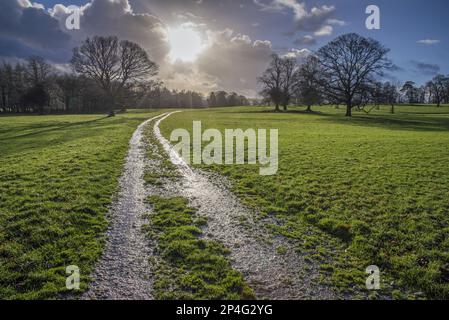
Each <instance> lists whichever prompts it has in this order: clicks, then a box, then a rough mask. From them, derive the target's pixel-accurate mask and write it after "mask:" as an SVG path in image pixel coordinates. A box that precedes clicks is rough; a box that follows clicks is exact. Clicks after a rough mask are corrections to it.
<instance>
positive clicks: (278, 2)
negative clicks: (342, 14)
mask: <svg viewBox="0 0 449 320" xmlns="http://www.w3.org/2000/svg"><path fill="white" fill-rule="evenodd" d="M254 3H255V4H256V5H258V6H259V7H260V9H261V10H263V11H269V12H284V11H285V10H291V11H292V12H293V14H294V20H295V31H310V32H317V31H319V30H321V29H323V28H324V27H326V29H325V30H327V31H329V30H330V31H331V32H332V30H333V29H330V28H332V27H331V26H330V25H329V24H333V25H341V24H342V23H343V21H341V20H337V19H330V17H331V16H332V15H333V14H334V12H335V6H327V5H322V6H319V7H312V9H310V11H307V8H306V4H305V3H299V2H298V1H297V0H271V2H269V3H266V2H263V1H262V0H254ZM323 30H324V29H323Z"/></svg>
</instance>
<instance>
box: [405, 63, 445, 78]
mask: <svg viewBox="0 0 449 320" xmlns="http://www.w3.org/2000/svg"><path fill="white" fill-rule="evenodd" d="M410 63H411V64H412V65H413V67H414V68H415V71H416V72H418V73H420V74H422V75H427V76H434V75H436V74H438V73H439V72H440V66H439V65H437V64H432V63H425V62H420V61H415V60H412V61H410Z"/></svg>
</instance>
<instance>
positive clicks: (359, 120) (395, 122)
mask: <svg viewBox="0 0 449 320" xmlns="http://www.w3.org/2000/svg"><path fill="white" fill-rule="evenodd" d="M321 115H323V116H325V120H326V121H332V122H334V123H339V124H345V125H351V126H363V127H378V128H385V129H390V130H406V131H441V132H443V131H449V118H443V117H435V116H431V115H433V114H429V113H427V114H426V117H413V116H410V115H390V116H388V115H358V114H356V115H354V116H353V117H344V116H340V115H330V114H321Z"/></svg>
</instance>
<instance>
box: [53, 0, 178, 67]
mask: <svg viewBox="0 0 449 320" xmlns="http://www.w3.org/2000/svg"><path fill="white" fill-rule="evenodd" d="M81 12H82V15H81V21H80V30H78V31H70V32H69V33H70V34H71V35H72V37H73V40H74V42H75V43H76V42H78V43H79V42H80V41H82V40H84V39H85V38H86V37H91V36H94V35H99V36H110V35H115V36H117V37H119V38H120V39H127V40H130V41H134V42H136V43H139V44H140V45H141V46H142V47H144V48H145V49H146V50H147V51H148V52H149V54H150V57H151V58H152V59H153V60H155V61H156V62H158V63H161V62H162V61H163V60H164V58H165V57H166V55H167V54H168V52H169V49H170V48H169V44H168V31H167V27H166V26H165V24H164V23H163V22H162V20H160V19H159V18H158V17H156V16H155V15H152V14H148V13H144V14H137V13H134V12H133V10H132V7H131V6H130V4H129V1H128V0H92V1H91V2H90V3H88V4H87V5H85V6H84V7H82V8H81ZM52 14H53V17H55V18H56V19H58V20H59V22H60V26H61V28H62V29H65V28H64V25H65V21H66V18H67V16H68V15H69V11H68V9H67V8H66V7H64V6H63V5H56V6H55V7H54V8H53V10H52Z"/></svg>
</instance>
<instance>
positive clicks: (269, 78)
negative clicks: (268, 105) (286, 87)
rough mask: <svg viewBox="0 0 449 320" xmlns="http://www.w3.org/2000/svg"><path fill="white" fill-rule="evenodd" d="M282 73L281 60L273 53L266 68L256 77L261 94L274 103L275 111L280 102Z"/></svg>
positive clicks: (277, 109)
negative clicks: (260, 86) (260, 87)
mask: <svg viewBox="0 0 449 320" xmlns="http://www.w3.org/2000/svg"><path fill="white" fill-rule="evenodd" d="M283 73H284V66H283V60H282V58H280V57H279V56H278V55H277V54H274V55H272V60H271V63H270V65H269V66H268V69H267V70H265V72H264V73H263V75H262V76H261V77H259V79H258V82H259V83H260V84H261V85H262V91H261V95H262V96H264V97H265V98H267V99H269V100H271V101H272V102H273V103H274V105H275V106H276V111H279V105H280V104H281V103H282V92H283Z"/></svg>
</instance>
